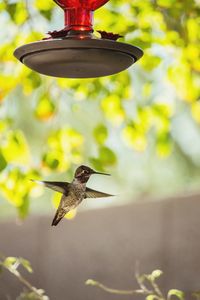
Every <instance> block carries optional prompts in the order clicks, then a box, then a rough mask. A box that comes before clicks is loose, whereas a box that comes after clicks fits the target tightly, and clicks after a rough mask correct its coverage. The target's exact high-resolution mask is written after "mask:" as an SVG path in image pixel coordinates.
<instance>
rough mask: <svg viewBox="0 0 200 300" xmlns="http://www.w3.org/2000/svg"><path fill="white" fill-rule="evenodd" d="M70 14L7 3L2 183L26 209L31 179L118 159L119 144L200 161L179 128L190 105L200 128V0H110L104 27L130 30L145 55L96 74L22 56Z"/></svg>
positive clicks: (0, 67)
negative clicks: (44, 70)
mask: <svg viewBox="0 0 200 300" xmlns="http://www.w3.org/2000/svg"><path fill="white" fill-rule="evenodd" d="M62 14H63V12H62V11H61V10H60V8H59V7H57V6H56V5H55V3H54V2H53V1H52V0H48V1H47V0H26V1H24V0H23V1H22V0H18V1H15V0H12V1H11V0H3V1H1V2H0V24H1V28H3V30H2V32H1V37H0V43H1V47H0V146H1V147H0V172H1V173H0V191H1V194H2V195H3V197H4V198H5V199H7V200H8V201H9V202H10V203H11V204H12V205H14V206H15V207H16V208H17V209H18V212H19V215H20V216H21V217H24V216H26V215H27V213H28V210H29V198H30V195H31V194H34V192H33V191H34V186H33V184H32V183H31V182H29V179H30V178H32V177H34V178H37V177H40V176H43V177H45V176H49V175H50V174H51V173H52V172H53V173H54V174H55V173H56V172H57V173H61V174H62V173H63V172H67V171H68V172H69V174H71V175H72V173H71V171H72V170H73V169H74V167H75V165H78V164H81V163H89V164H91V165H93V167H95V168H98V169H99V170H104V169H112V168H116V166H117V164H118V163H119V160H120V155H122V156H123V155H124V152H123V151H124V150H123V151H122V150H121V152H120V151H118V147H119V145H122V146H121V147H122V148H123V149H124V147H127V149H131V151H133V152H134V153H137V152H142V153H143V152H146V151H149V149H150V148H151V149H153V150H152V151H153V152H155V153H157V155H158V157H160V158H166V157H168V156H169V155H170V154H172V153H173V151H174V153H176V155H179V157H181V160H182V161H184V164H185V165H187V167H188V170H190V169H191V166H192V168H193V169H195V168H198V166H199V161H200V159H199V157H198V162H196V161H195V159H194V157H193V152H192V153H188V149H186V148H187V147H189V148H190V146H191V145H187V147H186V148H184V147H183V146H182V144H181V143H179V138H177V135H176V134H173V130H172V127H173V122H174V120H176V117H177V116H179V114H180V113H181V112H183V111H184V112H186V115H185V120H186V119H187V120H190V121H191V122H192V124H194V126H195V128H196V129H197V130H198V132H199V124H200V99H199V95H200V76H199V74H200V48H199V42H200V30H199V28H200V27H199V25H200V1H199V0H183V1H174V0H143V1H141V0H134V1H133V0H127V1H119V0H110V2H109V3H107V5H106V6H104V7H102V8H101V9H99V10H97V11H96V12H95V29H100V30H106V31H112V32H115V33H120V34H122V35H123V36H124V37H125V38H124V39H125V41H126V42H128V43H130V44H133V45H136V46H139V47H141V48H142V49H143V50H144V57H143V58H142V59H141V61H140V62H138V63H137V64H136V65H135V66H133V67H131V68H130V69H129V70H128V71H124V72H122V73H120V74H116V75H114V76H110V77H104V78H96V79H88V80H79V79H77V80H75V79H74V80H72V79H60V78H59V79H56V78H50V77H45V76H41V75H39V74H37V73H35V72H32V71H31V70H30V69H28V68H26V67H25V66H24V65H22V64H20V63H19V62H18V61H17V60H16V59H15V58H14V57H13V51H14V49H15V48H16V47H18V46H20V45H22V44H25V43H28V42H33V41H36V40H39V39H41V38H43V37H44V36H45V32H48V31H49V30H53V29H60V28H62V26H63V24H62V21H61V15H62ZM97 35H98V34H97ZM122 41H123V40H122ZM180 126H181V125H180ZM180 131H181V130H180ZM182 134H183V133H182ZM177 153H178V154H177ZM151 155H152V154H151ZM125 156H126V154H125ZM175 160H176V158H175ZM130 163H132V162H130ZM114 170H115V171H116V170H117V169H114ZM54 178H55V176H54Z"/></svg>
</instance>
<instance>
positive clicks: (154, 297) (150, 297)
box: [145, 294, 160, 300]
mask: <svg viewBox="0 0 200 300" xmlns="http://www.w3.org/2000/svg"><path fill="white" fill-rule="evenodd" d="M145 299H146V300H159V299H160V298H159V297H158V296H157V295H154V294H152V295H148V296H147V297H146V298H145Z"/></svg>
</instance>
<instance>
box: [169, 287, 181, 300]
mask: <svg viewBox="0 0 200 300" xmlns="http://www.w3.org/2000/svg"><path fill="white" fill-rule="evenodd" d="M172 296H175V297H177V298H178V299H180V300H183V299H184V298H185V294H184V293H183V292H182V291H180V290H176V289H172V290H169V292H168V294H167V298H168V299H170V298H171V297H172Z"/></svg>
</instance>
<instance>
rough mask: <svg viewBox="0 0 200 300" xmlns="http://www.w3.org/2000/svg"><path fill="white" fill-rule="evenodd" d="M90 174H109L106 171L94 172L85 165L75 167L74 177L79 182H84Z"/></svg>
mask: <svg viewBox="0 0 200 300" xmlns="http://www.w3.org/2000/svg"><path fill="white" fill-rule="evenodd" d="M92 174H101V175H110V174H107V173H101V172H96V171H94V170H93V169H91V168H89V167H87V166H83V165H82V166H80V167H78V168H77V169H76V172H75V175H74V177H75V178H76V179H77V180H78V181H80V182H81V183H86V182H87V181H88V179H89V178H90V176H91V175H92Z"/></svg>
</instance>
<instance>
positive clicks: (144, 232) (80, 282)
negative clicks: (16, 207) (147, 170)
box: [0, 195, 200, 300]
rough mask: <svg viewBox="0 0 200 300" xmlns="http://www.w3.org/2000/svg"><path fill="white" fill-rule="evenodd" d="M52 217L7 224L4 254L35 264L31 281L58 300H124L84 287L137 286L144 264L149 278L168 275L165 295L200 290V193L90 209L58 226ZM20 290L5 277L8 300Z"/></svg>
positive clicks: (0, 245)
mask: <svg viewBox="0 0 200 300" xmlns="http://www.w3.org/2000/svg"><path fill="white" fill-rule="evenodd" d="M91 201H93V200H91ZM94 201H96V200H94ZM51 219H52V216H51V217H32V218H28V219H27V220H26V221H25V223H23V224H22V225H16V223H15V222H8V223H0V251H1V252H2V253H4V254H5V255H6V256H8V255H10V256H22V257H24V258H27V259H29V260H30V261H31V263H32V266H33V269H34V274H32V275H31V276H28V278H29V279H30V280H31V282H32V283H33V284H34V285H35V286H37V287H38V288H39V287H41V288H43V289H45V290H46V293H47V295H49V296H50V299H51V300H66V299H68V300H79V299H80V300H83V299H84V300H86V299H87V300H100V299H101V300H102V299H108V300H109V299H116V300H117V299H123V296H117V295H110V294H107V293H105V292H104V291H102V290H99V289H98V288H95V287H90V286H85V284H84V282H85V280H87V279H88V278H92V279H96V280H98V281H101V282H103V283H105V284H107V285H109V286H111V287H115V288H121V289H129V288H130V289H132V288H134V287H137V285H136V282H135V279H134V269H135V263H136V261H137V260H138V261H139V262H140V272H141V273H142V272H145V273H147V272H151V271H152V270H154V269H158V268H159V269H162V270H163V271H164V275H163V276H162V278H161V280H160V284H161V286H162V287H163V288H164V289H168V288H178V289H183V290H185V291H187V292H190V291H194V290H200V195H194V196H188V197H186V196H185V197H180V198H176V199H168V200H165V201H160V202H148V203H138V204H132V205H126V206H122V207H115V208H107V209H101V210H95V211H87V212H83V213H79V214H78V216H77V217H76V218H75V219H74V220H73V221H67V220H64V221H62V222H61V223H60V224H59V226H57V227H51V226H50V223H51ZM20 290H21V285H20V284H19V283H18V282H17V281H16V280H15V279H13V277H12V276H11V275H10V274H5V273H4V274H3V276H2V277H1V278H0V299H1V300H4V299H12V300H13V299H15V298H16V295H18V294H19V291H20ZM6 295H10V296H9V297H10V298H9V297H7V296H6ZM6 297H7V298H6ZM124 299H126V300H129V299H141V297H139V296H132V297H131V296H124Z"/></svg>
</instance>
